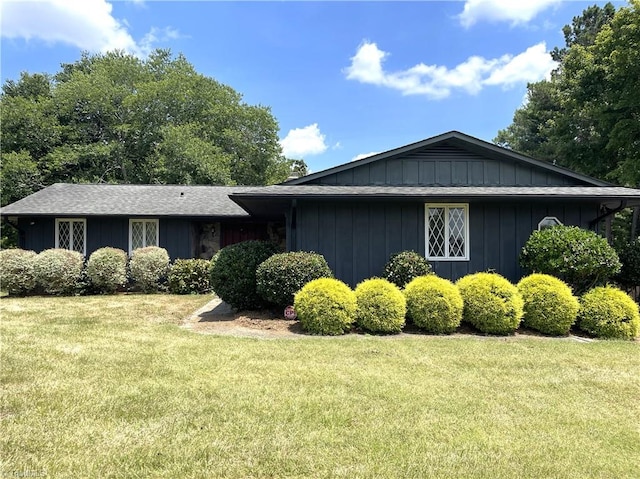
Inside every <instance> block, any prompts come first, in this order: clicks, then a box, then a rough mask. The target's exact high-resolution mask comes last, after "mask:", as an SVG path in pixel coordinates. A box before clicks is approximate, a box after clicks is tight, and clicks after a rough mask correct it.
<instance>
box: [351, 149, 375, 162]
mask: <svg viewBox="0 0 640 479" xmlns="http://www.w3.org/2000/svg"><path fill="white" fill-rule="evenodd" d="M378 153H380V152H379V151H372V152H371V153H360V154H359V155H356V156H354V157H353V158H351V161H358V160H362V159H363V158H369V157H370V156H373V155H377V154H378Z"/></svg>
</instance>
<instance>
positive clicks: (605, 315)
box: [578, 286, 640, 339]
mask: <svg viewBox="0 0 640 479" xmlns="http://www.w3.org/2000/svg"><path fill="white" fill-rule="evenodd" d="M578 326H579V327H580V329H582V330H583V331H585V332H587V333H589V334H592V335H594V336H597V337H599V338H619V339H633V338H635V337H636V336H638V333H639V332H640V314H639V313H638V305H637V304H636V303H635V302H634V301H633V300H632V299H631V297H629V295H628V294H626V293H625V292H624V291H621V290H620V289H618V288H615V287H613V286H600V287H598V288H594V289H592V290H591V291H589V292H587V293H585V294H584V295H583V296H582V298H580V311H579V312H578Z"/></svg>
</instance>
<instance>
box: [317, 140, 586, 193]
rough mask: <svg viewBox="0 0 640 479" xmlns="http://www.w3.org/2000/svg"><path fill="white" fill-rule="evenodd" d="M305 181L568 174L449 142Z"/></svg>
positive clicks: (443, 180)
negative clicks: (482, 153) (479, 151)
mask: <svg viewBox="0 0 640 479" xmlns="http://www.w3.org/2000/svg"><path fill="white" fill-rule="evenodd" d="M308 184H323V185H347V186H349V185H395V186H400V185H406V186H416V185H431V186H550V185H553V186H569V185H580V184H583V183H581V182H579V181H578V180H573V179H572V178H571V177H568V176H564V175H561V174H558V173H555V172H552V171H548V170H544V169H542V168H539V167H536V166H533V165H528V164H525V163H515V162H514V161H513V160H508V159H499V158H487V157H486V156H480V155H478V154H476V153H472V152H469V151H467V150H464V149H462V148H459V147H456V146H452V145H440V146H431V147H428V148H425V149H423V150H421V151H417V152H414V153H411V154H407V155H403V156H401V157H397V158H387V159H384V160H379V161H374V162H372V163H367V164H364V165H360V166H356V167H354V168H351V169H348V170H345V171H340V172H337V173H333V174H330V175H327V176H323V177H321V178H318V179H316V180H314V181H309V182H308Z"/></svg>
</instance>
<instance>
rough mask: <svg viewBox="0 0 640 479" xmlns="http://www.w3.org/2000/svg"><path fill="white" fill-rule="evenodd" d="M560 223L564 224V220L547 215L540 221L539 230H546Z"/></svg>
mask: <svg viewBox="0 0 640 479" xmlns="http://www.w3.org/2000/svg"><path fill="white" fill-rule="evenodd" d="M559 225H562V222H561V221H560V220H559V219H558V218H556V217H555V216H545V217H544V218H542V220H541V221H540V223H538V230H544V229H547V228H551V227H552V226H559Z"/></svg>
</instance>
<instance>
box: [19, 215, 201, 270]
mask: <svg viewBox="0 0 640 479" xmlns="http://www.w3.org/2000/svg"><path fill="white" fill-rule="evenodd" d="M85 219H86V228H87V231H86V238H87V257H88V256H89V255H91V253H93V252H94V251H95V250H97V249H99V248H103V247H105V246H110V247H112V248H119V249H121V250H123V251H128V250H129V218H128V217H118V216H87V217H85ZM191 223H192V222H191V220H190V219H182V218H160V220H159V241H160V246H161V247H163V248H165V249H166V250H167V253H169V256H170V257H171V259H172V260H175V259H177V258H191V257H193V252H192V249H193V246H192V244H193V228H192V227H191ZM18 227H19V228H20V230H22V231H24V232H25V234H24V238H21V243H20V247H21V248H24V249H27V250H33V251H35V252H40V251H43V250H45V249H49V248H55V218H52V217H22V218H20V219H19V220H18ZM21 236H22V235H21Z"/></svg>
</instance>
